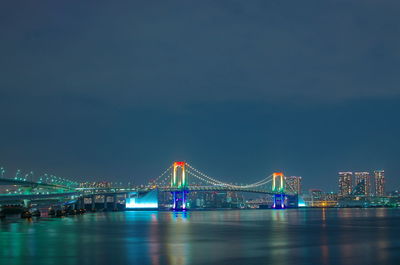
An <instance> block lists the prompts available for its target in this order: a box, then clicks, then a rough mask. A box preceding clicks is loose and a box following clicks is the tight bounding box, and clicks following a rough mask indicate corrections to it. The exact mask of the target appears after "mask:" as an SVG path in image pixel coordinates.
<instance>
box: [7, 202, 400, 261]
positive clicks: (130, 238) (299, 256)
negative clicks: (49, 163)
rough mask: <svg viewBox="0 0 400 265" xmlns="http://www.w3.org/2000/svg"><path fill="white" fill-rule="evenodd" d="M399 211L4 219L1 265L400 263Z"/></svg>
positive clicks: (121, 215) (160, 213) (236, 211)
mask: <svg viewBox="0 0 400 265" xmlns="http://www.w3.org/2000/svg"><path fill="white" fill-rule="evenodd" d="M399 225H400V210H398V209H291V210H232V211H192V212H188V213H171V212H116V213H94V214H85V215H82V216H74V217H66V218H40V219H33V220H31V221H28V220H21V219H10V218H9V219H7V220H5V221H1V222H0V231H1V232H0V264H7V265H20V264H38V265H39V264H40V265H46V264H60V265H64V264H93V265H94V264H107V265H108V264H153V265H158V264H174V265H186V264H274V265H279V264H307V265H310V264H349V265H355V264H364V265H365V264H400V226H399Z"/></svg>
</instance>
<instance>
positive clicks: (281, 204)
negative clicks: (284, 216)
mask: <svg viewBox="0 0 400 265" xmlns="http://www.w3.org/2000/svg"><path fill="white" fill-rule="evenodd" d="M285 201H286V195H285V194H283V193H281V194H274V203H273V205H272V208H274V209H285V208H286V205H285Z"/></svg>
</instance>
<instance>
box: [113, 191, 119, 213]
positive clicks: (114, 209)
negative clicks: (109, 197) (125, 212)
mask: <svg viewBox="0 0 400 265" xmlns="http://www.w3.org/2000/svg"><path fill="white" fill-rule="evenodd" d="M117 210H118V207H117V194H114V197H113V211H117Z"/></svg>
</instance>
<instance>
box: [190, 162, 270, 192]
mask: <svg viewBox="0 0 400 265" xmlns="http://www.w3.org/2000/svg"><path fill="white" fill-rule="evenodd" d="M186 165H187V167H188V168H189V169H191V170H193V171H194V172H196V173H197V174H199V175H200V176H199V175H197V174H196V173H193V172H191V171H190V170H189V171H188V172H189V174H191V175H192V176H194V177H196V178H198V179H200V180H202V181H205V182H207V183H209V184H212V185H216V186H226V187H230V188H236V189H248V188H256V187H259V186H263V185H265V184H267V183H269V182H271V181H272V175H269V176H267V177H266V178H264V179H262V180H259V181H257V182H255V183H252V184H246V185H234V184H230V183H226V182H222V181H220V180H217V179H215V178H212V177H210V176H208V175H206V174H204V173H203V172H201V171H199V170H197V169H196V168H194V167H193V166H191V165H190V164H186Z"/></svg>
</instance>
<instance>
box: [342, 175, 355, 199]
mask: <svg viewBox="0 0 400 265" xmlns="http://www.w3.org/2000/svg"><path fill="white" fill-rule="evenodd" d="M352 179H353V172H339V195H340V196H348V195H351V192H352V190H353V182H352Z"/></svg>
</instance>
